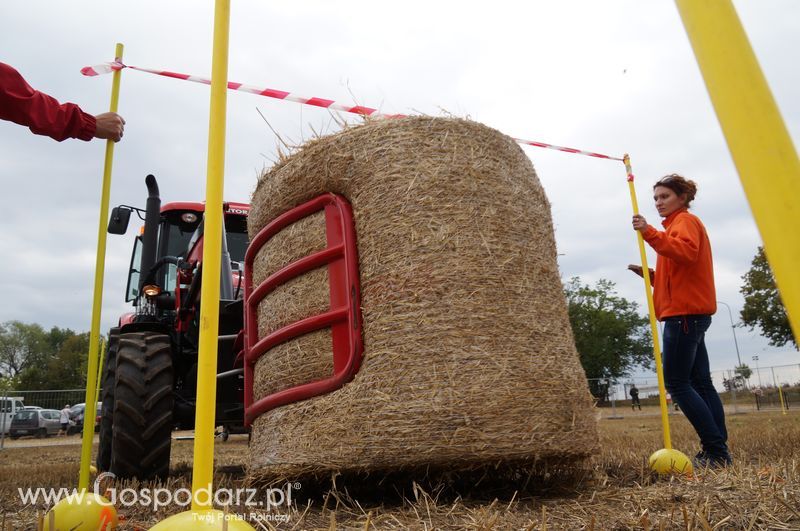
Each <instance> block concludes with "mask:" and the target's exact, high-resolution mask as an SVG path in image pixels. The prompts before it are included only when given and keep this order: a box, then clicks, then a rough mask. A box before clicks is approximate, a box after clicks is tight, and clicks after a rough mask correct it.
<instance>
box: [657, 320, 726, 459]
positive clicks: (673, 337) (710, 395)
mask: <svg viewBox="0 0 800 531" xmlns="http://www.w3.org/2000/svg"><path fill="white" fill-rule="evenodd" d="M709 326H711V316H710V315H683V316H676V317H667V318H665V319H664V351H663V362H664V383H665V385H666V387H667V390H668V391H669V393H670V394H671V395H672V400H674V401H675V403H676V404H678V406H680V408H681V411H683V414H684V415H686V418H687V419H688V420H689V422H690V423H691V424H692V426H693V427H694V430H695V431H696V432H697V435H698V436H699V437H700V443H701V444H702V446H703V451H705V452H706V453H708V454H710V455H711V456H714V457H725V456H727V455H728V445H727V441H728V430H727V429H726V428H725V412H724V411H723V409H722V401H721V400H720V398H719V394H718V393H717V390H716V389H714V384H713V383H712V382H711V373H710V370H709V364H708V351H707V350H706V343H705V333H706V330H708V327H709Z"/></svg>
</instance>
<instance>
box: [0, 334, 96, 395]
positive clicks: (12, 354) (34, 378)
mask: <svg viewBox="0 0 800 531" xmlns="http://www.w3.org/2000/svg"><path fill="white" fill-rule="evenodd" d="M88 352H89V333H88V332H83V333H78V332H75V331H73V330H70V329H69V328H59V327H57V326H54V327H52V328H51V329H50V330H45V329H44V328H42V326H41V325H38V324H35V323H32V324H28V323H23V322H20V321H7V322H4V323H0V388H2V389H8V390H12V389H13V390H18V391H33V390H40V389H78V388H82V387H85V386H86V363H87V353H88Z"/></svg>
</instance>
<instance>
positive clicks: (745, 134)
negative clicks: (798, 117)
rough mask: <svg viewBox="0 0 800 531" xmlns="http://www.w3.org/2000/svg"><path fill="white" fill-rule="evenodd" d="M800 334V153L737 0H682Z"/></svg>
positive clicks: (689, 31) (685, 20)
mask: <svg viewBox="0 0 800 531" xmlns="http://www.w3.org/2000/svg"><path fill="white" fill-rule="evenodd" d="M676 4H677V6H678V10H679V11H680V14H681V18H682V19H683V25H684V26H685V28H686V33H687V34H688V35H689V40H690V41H691V43H692V47H693V48H694V55H695V57H696V58H697V63H698V64H699V65H700V71H701V72H702V74H703V78H704V79H705V83H706V88H707V89H708V93H709V95H710V96H711V102H712V103H713V105H714V109H715V111H716V113H717V118H718V119H719V123H720V125H721V126H722V131H723V133H724V134H725V139H726V140H727V142H728V149H730V152H731V155H732V156H733V161H734V163H735V164H736V169H737V170H738V172H739V179H740V180H741V182H742V187H743V188H744V191H745V194H746V195H747V199H748V201H749V203H750V208H751V209H752V211H753V217H754V218H755V220H756V224H757V225H758V229H759V232H760V233H761V238H762V240H763V241H764V249H765V251H766V255H767V259H768V260H769V264H770V266H771V267H772V271H773V272H774V273H775V281H776V283H777V285H778V289H779V290H780V293H781V299H782V300H783V304H784V306H785V307H786V313H787V314H788V316H789V322H790V324H791V326H792V330H793V332H794V337H796V338H800V275H798V274H797V264H800V238H798V237H797V234H798V233H799V232H800V202H798V197H800V161H798V158H797V152H796V151H795V148H794V145H793V144H792V140H791V138H790V137H789V133H788V132H787V130H786V126H785V125H784V123H783V119H782V118H781V115H780V112H779V111H778V107H777V105H776V104H775V100H774V99H773V98H772V93H771V92H770V90H769V86H768V85H767V81H766V79H765V78H764V75H763V73H762V72H761V68H760V67H759V64H758V60H757V59H756V56H755V54H754V53H753V50H752V48H751V47H750V43H749V41H748V40H747V35H746V34H745V32H744V29H743V28H742V24H741V22H740V21H739V17H738V16H737V14H736V10H735V9H734V7H733V5H732V3H731V2H730V0H714V1H709V0H705V1H699V0H676Z"/></svg>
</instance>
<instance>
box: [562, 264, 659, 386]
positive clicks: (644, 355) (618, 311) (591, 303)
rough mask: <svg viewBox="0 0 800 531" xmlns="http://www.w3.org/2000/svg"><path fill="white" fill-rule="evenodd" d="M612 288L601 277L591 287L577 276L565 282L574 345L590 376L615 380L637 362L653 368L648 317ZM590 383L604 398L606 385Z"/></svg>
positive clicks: (636, 364) (635, 365) (642, 365)
mask: <svg viewBox="0 0 800 531" xmlns="http://www.w3.org/2000/svg"><path fill="white" fill-rule="evenodd" d="M614 288H615V284H614V283H613V282H611V281H609V280H605V279H600V280H599V281H598V282H597V284H596V285H595V286H593V287H592V286H589V285H588V284H582V283H581V280H580V278H579V277H573V278H571V279H570V280H569V282H567V283H566V284H565V285H564V294H565V295H566V297H567V308H568V311H569V321H570V325H572V334H573V336H574V338H575V346H576V347H577V349H578V354H579V355H580V360H581V364H582V365H583V369H584V370H585V371H586V377H587V378H590V379H591V378H605V379H609V380H615V379H618V378H621V377H623V376H625V375H627V374H628V373H629V372H630V371H631V370H632V369H634V368H635V367H637V366H641V367H645V368H652V340H651V336H650V329H649V319H648V318H647V317H644V316H641V315H639V313H638V305H637V304H636V303H635V302H631V301H629V300H627V299H625V298H623V297H620V296H619V295H617V293H616V291H615V289H614ZM589 387H590V390H591V392H592V394H593V395H594V396H595V397H597V398H600V399H605V397H606V394H607V386H605V385H602V384H600V383H599V382H598V381H597V380H594V381H592V380H590V385H589Z"/></svg>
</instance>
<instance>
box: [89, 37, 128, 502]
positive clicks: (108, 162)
mask: <svg viewBox="0 0 800 531" xmlns="http://www.w3.org/2000/svg"><path fill="white" fill-rule="evenodd" d="M122 50H123V46H122V44H120V43H117V47H116V49H115V50H114V58H115V60H116V61H120V62H122ZM120 77H121V71H120V70H116V71H115V72H114V74H113V78H112V81H111V105H110V107H109V110H110V111H111V112H117V107H118V104H119V82H120ZM113 161H114V141H113V140H107V141H106V158H105V165H104V167H103V187H102V192H101V194H100V223H99V226H98V228H97V258H96V260H95V266H94V300H93V302H92V328H91V331H90V334H89V363H88V367H87V369H86V398H85V401H84V402H85V404H86V409H85V410H84V412H83V419H84V421H83V440H82V442H81V467H80V474H79V476H78V490H79V491H80V490H86V489H87V488H88V487H89V463H90V462H91V460H92V440H93V439H94V422H93V420H90V419H94V418H95V416H96V415H97V400H95V396H96V394H97V393H96V391H95V389H96V388H97V365H98V363H97V358H98V354H99V344H100V315H101V313H102V309H103V277H104V273H105V267H106V224H107V223H108V203H109V195H110V193H111V166H112V163H113ZM87 421H88V422H87Z"/></svg>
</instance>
